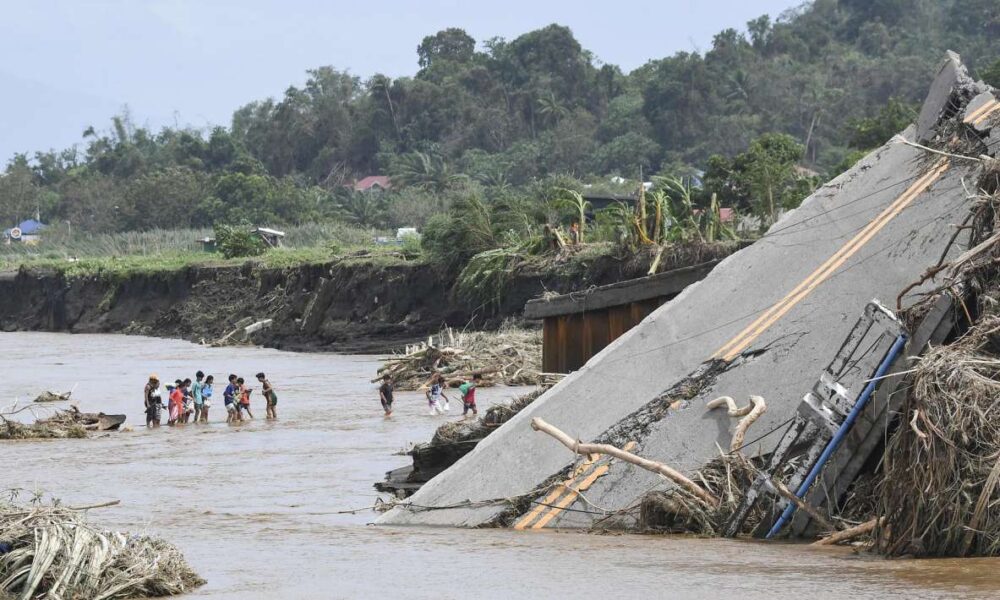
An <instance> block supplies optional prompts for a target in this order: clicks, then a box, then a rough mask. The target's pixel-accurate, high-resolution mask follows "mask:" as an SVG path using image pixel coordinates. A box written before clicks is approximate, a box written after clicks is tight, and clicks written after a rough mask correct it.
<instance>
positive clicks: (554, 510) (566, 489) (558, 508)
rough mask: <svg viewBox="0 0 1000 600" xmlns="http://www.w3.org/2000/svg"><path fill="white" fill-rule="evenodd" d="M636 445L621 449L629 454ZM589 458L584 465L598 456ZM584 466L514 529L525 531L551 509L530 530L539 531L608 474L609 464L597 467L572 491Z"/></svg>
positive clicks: (630, 442)
mask: <svg viewBox="0 0 1000 600" xmlns="http://www.w3.org/2000/svg"><path fill="white" fill-rule="evenodd" d="M637 445H638V444H636V442H635V441H629V442H628V443H626V444H625V446H624V447H623V448H622V449H623V450H625V451H626V452H631V451H632V450H633V449H634V448H635V447H636V446H637ZM590 457H591V460H590V461H588V463H586V464H588V465H589V464H591V463H592V462H593V461H594V460H597V458H599V457H600V455H599V454H591V455H590ZM609 463H610V461H609ZM584 466H586V465H581V466H580V467H579V468H577V470H576V472H575V473H574V474H573V477H570V478H569V479H567V480H566V481H565V482H564V483H563V484H562V485H560V486H559V488H558V489H557V490H556V491H554V492H552V493H551V494H549V495H548V496H547V497H546V498H545V499H544V500H542V502H541V503H540V504H538V505H537V506H536V507H535V508H534V509H532V510H531V512H529V513H528V514H526V515H525V516H524V517H522V518H521V520H520V521H518V522H517V524H516V525H514V529H518V530H520V529H526V528H527V527H528V525H529V524H530V523H531V521H533V520H534V519H535V518H536V517H537V516H538V515H539V514H540V513H542V512H544V511H545V509H551V510H550V511H549V514H547V515H545V516H544V517H542V520H541V521H539V522H538V523H537V524H535V526H534V527H532V529H541V528H542V527H544V526H545V524H546V523H548V522H549V521H551V520H552V519H554V518H555V517H557V516H558V515H559V513H561V512H562V511H563V510H564V509H565V508H566V507H567V506H569V505H570V504H572V503H573V501H574V500H576V497H577V496H579V495H580V494H579V492H580V491H583V490H586V489H587V488H589V487H590V486H591V485H592V484H593V483H594V481H596V480H597V478H598V477H600V476H601V475H604V474H605V473H607V472H608V469H610V464H608V465H603V466H601V467H598V468H597V469H596V470H595V471H594V472H593V473H591V476H590V477H587V478H586V479H584V480H583V481H582V482H581V483H580V485H579V486H578V487H577V488H576V489H573V488H572V487H571V486H572V485H573V483H574V481H575V480H576V478H578V477H580V476H582V475H583V473H584V472H585V471H587V469H585V468H584ZM598 471H600V475H597V476H593V474H594V473H597V472H598ZM563 493H565V494H566V496H564V497H563V498H562V500H561V501H559V502H556V503H555V504H553V502H555V500H556V499H557V498H558V497H559V496H561V495H562V494H563Z"/></svg>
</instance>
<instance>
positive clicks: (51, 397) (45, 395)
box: [35, 391, 73, 402]
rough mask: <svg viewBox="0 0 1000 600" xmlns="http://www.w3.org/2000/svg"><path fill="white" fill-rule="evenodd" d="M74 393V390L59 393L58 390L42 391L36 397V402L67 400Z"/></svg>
mask: <svg viewBox="0 0 1000 600" xmlns="http://www.w3.org/2000/svg"><path fill="white" fill-rule="evenodd" d="M72 395H73V392H72V391H69V392H65V393H62V394H58V393H56V392H47V391H46V392H42V393H41V394H39V395H38V397H37V398H35V402H65V401H67V400H69V398H70V396H72Z"/></svg>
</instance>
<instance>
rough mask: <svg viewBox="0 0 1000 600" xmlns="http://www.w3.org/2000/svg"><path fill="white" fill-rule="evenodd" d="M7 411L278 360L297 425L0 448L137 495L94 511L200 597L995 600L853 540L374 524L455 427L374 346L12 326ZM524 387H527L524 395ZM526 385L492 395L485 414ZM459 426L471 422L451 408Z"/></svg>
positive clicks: (982, 586)
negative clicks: (384, 396)
mask: <svg viewBox="0 0 1000 600" xmlns="http://www.w3.org/2000/svg"><path fill="white" fill-rule="evenodd" d="M0 357H2V361H0V380H2V381H4V382H5V383H4V389H5V394H4V401H5V404H6V403H7V402H9V401H10V400H11V399H13V397H14V396H20V397H21V398H22V399H24V398H26V397H29V396H30V397H33V394H34V393H37V391H38V390H41V389H44V388H53V389H60V390H62V389H70V388H71V387H73V386H74V385H76V384H78V385H77V388H76V391H75V392H74V396H75V397H76V398H79V399H81V400H82V405H81V409H84V410H105V411H107V412H126V413H128V414H129V416H130V419H129V421H130V422H131V423H133V424H135V423H136V422H137V421H138V420H139V419H140V418H141V389H142V384H143V383H144V379H145V377H146V376H147V375H148V374H149V372H151V371H156V372H157V373H158V374H159V375H161V376H163V377H176V376H177V375H181V374H183V373H189V372H193V371H194V370H195V369H196V368H201V369H204V370H205V371H206V372H213V373H215V374H216V375H217V376H218V375H219V374H225V373H228V372H230V371H233V372H239V373H241V374H247V373H255V372H256V371H258V370H261V369H265V370H266V371H267V372H268V375H269V376H270V377H271V378H272V380H273V381H274V383H275V385H276V386H279V393H280V398H281V400H280V407H281V411H282V412H281V420H280V421H278V422H277V423H265V422H263V421H262V420H258V421H256V422H254V423H252V424H249V425H247V426H243V427H227V426H226V425H225V424H224V423H221V422H220V420H221V419H222V418H223V415H222V414H221V412H220V411H218V407H214V408H213V411H215V412H214V413H213V414H212V415H211V418H212V421H213V423H212V424H210V425H209V426H207V427H193V426H189V427H187V428H185V429H168V428H166V427H164V428H162V429H160V430H158V431H154V432H148V431H145V430H143V429H141V428H140V429H138V430H137V431H135V432H132V433H122V434H116V435H113V436H109V437H104V438H95V439H89V440H56V441H42V442H15V443H7V444H0V453H2V456H3V460H4V464H5V468H4V469H3V473H2V476H0V482H2V484H3V485H2V487H5V488H7V487H20V488H28V489H44V490H47V491H49V492H51V493H52V494H54V495H56V496H58V497H60V498H62V499H64V500H65V501H67V502H72V503H76V504H87V503H90V502H100V501H104V500H109V499H120V500H121V501H122V503H121V504H120V505H118V506H114V507H110V508H107V509H103V510H100V511H96V512H95V513H94V515H93V518H94V520H95V521H96V522H98V523H101V524H104V525H108V526H114V527H115V528H122V529H132V530H136V531H141V530H147V531H150V532H152V533H156V534H157V535H161V536H163V537H165V538H167V539H169V540H170V541H172V542H173V543H175V544H177V545H178V547H180V548H181V550H182V551H183V552H184V553H185V555H186V556H187V557H188V559H189V560H190V561H191V564H192V565H193V566H194V568H195V569H196V570H197V571H198V572H199V574H200V575H202V576H203V577H205V579H207V580H208V584H207V585H206V586H205V587H203V588H201V589H199V590H198V591H197V592H196V593H195V594H193V595H192V597H199V598H201V597H205V598H224V599H230V598H231V599H236V598H241V599H243V598H275V597H284V598H355V597H363V596H372V595H382V594H392V595H394V596H396V597H404V598H470V597H471V598H509V597H527V596H532V597H564V596H566V595H568V594H571V593H572V594H579V593H583V594H586V595H589V596H594V597H602V596H604V597H609V598H610V597H623V596H637V595H640V594H641V595H646V596H653V597H656V596H661V597H662V596H669V597H672V598H715V597H720V596H727V595H731V596H738V597H742V598H774V597H789V598H790V597H793V596H803V595H808V596H809V597H811V598H840V597H846V596H852V597H858V598H869V597H870V598H875V597H878V598H911V597H921V598H987V597H995V595H996V593H997V591H998V590H1000V569H997V566H1000V561H997V560H993V559H972V560H956V561H952V560H942V561H884V560H877V559H870V558H865V557H857V556H854V555H853V554H851V553H850V552H849V551H845V550H844V549H832V550H817V549H813V548H805V547H802V546H788V545H781V544H767V545H765V544H757V543H753V544H750V543H747V542H737V541H728V540H702V539H695V538H678V537H649V536H595V535H585V534H576V533H573V534H562V533H542V534H538V533H537V532H513V531H507V530H456V529H426V528H385V527H370V526H368V525H367V524H368V523H370V522H371V521H372V520H373V518H374V515H373V514H372V513H371V512H361V513H357V514H338V512H339V511H343V510H345V509H351V508H359V507H363V506H368V505H370V504H371V503H372V502H373V501H374V497H375V492H374V490H372V488H371V484H372V482H373V481H375V480H377V479H379V478H380V477H381V476H382V475H383V473H384V472H385V471H386V470H388V469H391V468H394V467H397V466H400V465H401V464H404V463H405V462H406V458H405V457H399V456H393V453H394V452H396V451H397V450H399V449H401V448H403V447H404V446H405V445H406V444H407V443H412V442H421V441H425V440H427V439H429V438H430V436H431V434H432V432H433V430H434V429H435V428H436V427H437V426H438V425H440V424H441V422H442V421H441V420H439V419H433V418H430V417H426V416H424V415H423V410H424V403H423V401H422V400H421V398H420V396H419V395H418V394H410V393H404V394H400V397H399V399H398V400H397V407H396V408H397V414H396V416H395V418H393V419H391V420H385V419H383V418H382V416H381V409H380V407H379V405H378V400H377V398H376V396H375V394H374V389H373V386H372V385H371V384H370V383H369V382H368V380H369V379H370V377H371V374H372V373H373V372H374V370H375V368H376V367H377V365H378V363H377V362H376V360H375V359H374V358H373V357H368V356H340V355H330V354H294V353H289V352H280V351H275V350H267V349H263V350H262V349H251V348H226V349H212V348H204V347H199V346H194V345H191V344H187V343H184V342H178V341H172V340H160V339H152V338H143V337H123V336H108V335H72V336H70V335H65V334H47V333H17V334H0ZM521 390H523V388H522V389H521ZM521 390H518V389H516V388H492V389H488V390H487V389H484V390H482V392H481V394H480V396H479V401H480V404H481V406H483V407H485V406H489V405H491V404H492V403H494V402H496V401H498V400H501V399H505V398H506V397H509V396H510V395H512V394H513V393H515V392H516V391H521ZM451 418H456V417H455V416H454V409H453V416H452V417H451Z"/></svg>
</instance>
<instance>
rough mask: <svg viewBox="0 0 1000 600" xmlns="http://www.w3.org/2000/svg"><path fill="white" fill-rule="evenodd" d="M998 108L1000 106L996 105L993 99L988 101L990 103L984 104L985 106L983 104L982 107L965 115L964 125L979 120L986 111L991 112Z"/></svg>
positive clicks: (999, 104)
mask: <svg viewBox="0 0 1000 600" xmlns="http://www.w3.org/2000/svg"><path fill="white" fill-rule="evenodd" d="M998 106H1000V103H998V102H997V101H996V100H995V99H994V100H990V101H988V102H986V103H985V104H983V105H982V106H980V107H979V108H977V109H976V110H974V111H972V112H971V113H969V114H967V115H966V116H965V119H963V121H964V122H966V123H972V122H974V121H977V120H978V119H979V117H980V116H982V114H983V113H984V112H987V111H989V112H992V111H993V110H995V109H996V108H997V107H998Z"/></svg>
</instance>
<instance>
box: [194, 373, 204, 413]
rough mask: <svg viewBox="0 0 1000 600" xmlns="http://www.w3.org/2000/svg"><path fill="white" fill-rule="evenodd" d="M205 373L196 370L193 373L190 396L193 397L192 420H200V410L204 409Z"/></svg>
mask: <svg viewBox="0 0 1000 600" xmlns="http://www.w3.org/2000/svg"><path fill="white" fill-rule="evenodd" d="M204 388H205V374H204V373H203V372H201V371H198V372H197V373H195V374H194V384H193V385H192V386H191V397H192V398H194V418H193V420H194V422H195V423H197V422H199V421H201V411H202V410H204V409H205V396H204V392H203V390H204Z"/></svg>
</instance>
